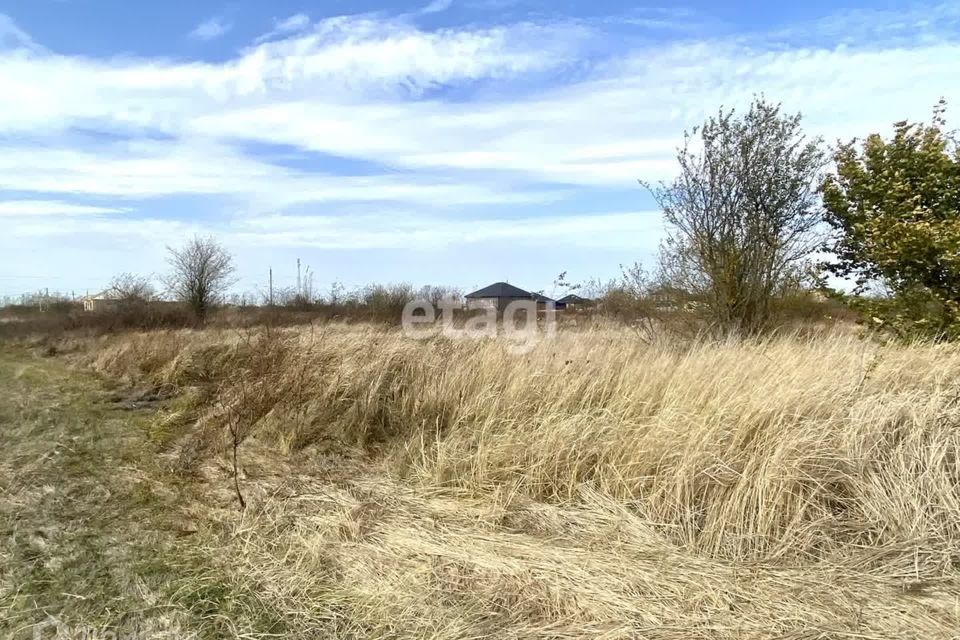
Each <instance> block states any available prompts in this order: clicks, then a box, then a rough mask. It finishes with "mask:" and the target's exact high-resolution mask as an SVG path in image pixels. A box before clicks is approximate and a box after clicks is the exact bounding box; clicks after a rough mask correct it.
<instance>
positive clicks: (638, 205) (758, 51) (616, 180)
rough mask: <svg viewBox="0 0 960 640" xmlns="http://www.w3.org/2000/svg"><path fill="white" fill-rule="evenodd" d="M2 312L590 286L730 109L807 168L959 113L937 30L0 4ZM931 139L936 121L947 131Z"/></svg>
mask: <svg viewBox="0 0 960 640" xmlns="http://www.w3.org/2000/svg"><path fill="white" fill-rule="evenodd" d="M0 87H2V91H3V97H4V99H3V101H2V102H0V229H2V232H0V252H2V253H3V255H4V259H3V261H2V263H0V295H12V294H18V293H22V292H26V291H30V290H36V289H38V288H43V287H48V288H50V289H51V290H59V291H76V292H77V293H82V292H85V291H88V290H89V291H96V290H99V289H102V288H103V287H104V286H105V285H106V284H107V283H108V281H109V279H110V277H111V276H112V275H113V274H115V273H118V272H121V271H132V272H139V273H144V274H161V273H162V272H163V271H164V268H165V265H164V255H165V247H166V246H168V245H177V244H180V243H181V242H183V241H184V240H185V239H187V238H189V237H191V236H192V235H194V234H197V233H200V234H214V235H216V236H217V237H218V238H220V239H221V241H222V242H223V243H224V244H226V245H227V246H228V247H229V248H230V250H231V251H233V253H234V254H235V256H236V259H237V265H238V276H239V278H240V280H239V282H238V284H237V289H238V290H242V291H251V292H253V291H257V290H263V289H264V288H265V286H266V280H267V271H268V269H269V267H271V266H272V267H273V269H274V273H275V279H276V281H277V283H278V284H279V285H284V284H292V283H293V282H294V281H295V278H296V260H297V258H300V259H301V260H302V262H303V263H304V264H306V265H309V266H310V267H311V268H312V270H313V272H314V273H315V274H316V275H315V279H316V284H317V286H318V288H319V289H320V290H321V291H323V290H325V289H326V288H327V287H328V286H329V284H330V283H331V282H333V281H339V282H342V283H344V284H346V285H347V286H348V287H349V286H356V285H361V284H364V283H367V282H373V281H377V282H399V281H406V282H411V283H413V284H428V283H432V284H449V285H455V286H459V287H461V288H464V289H470V288H473V287H475V286H482V285H485V284H488V283H489V282H491V281H495V280H509V281H511V282H513V283H515V284H518V285H520V286H524V287H528V288H531V289H546V290H548V291H549V290H550V288H551V282H552V281H553V279H554V277H555V276H556V275H557V274H558V273H559V272H561V271H567V272H569V274H570V277H571V278H572V279H574V280H578V279H585V278H589V277H600V278H609V277H612V276H615V275H616V274H617V273H618V271H619V265H620V264H623V263H631V262H633V261H635V260H641V261H643V262H646V263H651V262H652V260H653V256H654V254H655V251H656V247H657V245H658V243H659V241H660V237H661V234H662V227H661V220H660V216H659V213H658V212H657V211H656V208H655V206H654V204H653V202H652V201H651V199H650V197H649V196H648V195H647V194H645V193H644V191H643V189H641V188H640V187H639V185H638V184H637V180H638V179H644V180H651V181H655V180H659V179H668V178H669V177H670V176H671V175H673V173H674V171H675V163H674V160H673V156H674V151H675V147H676V145H677V144H678V143H679V142H680V140H681V138H682V134H683V131H684V129H685V128H689V127H692V126H693V125H695V124H697V123H698V122H700V121H702V120H703V118H704V117H706V116H707V115H708V114H710V113H713V112H715V111H716V109H717V108H719V107H720V106H721V105H725V106H728V107H737V106H742V105H745V104H746V103H747V102H749V100H750V98H751V97H752V96H753V95H754V94H756V93H760V92H762V93H764V94H765V95H766V96H767V97H768V98H771V99H774V100H778V101H781V102H782V103H783V104H784V107H785V108H786V109H787V110H789V111H801V112H802V113H803V114H804V122H805V127H806V129H807V131H808V132H809V133H810V134H811V135H821V136H823V137H824V138H825V139H826V140H827V141H828V142H833V141H835V140H836V139H838V138H843V139H847V138H850V137H853V136H862V135H865V134H867V133H870V132H874V131H883V132H886V131H889V129H890V124H891V123H892V122H894V121H897V120H901V119H904V118H910V119H924V120H925V119H927V118H928V117H929V114H930V110H931V108H932V106H933V104H934V103H935V102H936V101H937V99H938V98H940V97H941V96H944V97H946V98H947V99H948V101H951V102H952V104H957V103H958V101H960V96H958V95H957V94H958V93H960V4H956V3H947V4H943V3H936V4H922V3H918V4H910V5H905V4H903V3H892V2H883V3H881V2H855V3H849V2H848V3H844V2H840V3H836V2H823V1H820V0H817V1H813V2H803V3H770V2H750V3H733V2H705V1H697V2H688V3H678V4H667V3H651V4H648V5H643V4H638V3H635V2H630V3H627V2H623V1H621V0H592V1H590V2H582V1H580V0H550V1H548V0H434V1H432V2H431V1H430V0H421V1H419V2H414V1H409V2H393V3H387V2H377V1H374V0H329V1H326V2H294V1H275V2H270V3H266V2H259V1H253V0H233V1H231V2H204V1H198V0H193V1H191V2H185V1H182V0H173V1H169V2H164V3H147V2H130V1H129V0H124V1H121V0H32V1H31V2H23V1H22V0H18V1H16V2H11V1H9V0H0ZM948 116H949V112H948Z"/></svg>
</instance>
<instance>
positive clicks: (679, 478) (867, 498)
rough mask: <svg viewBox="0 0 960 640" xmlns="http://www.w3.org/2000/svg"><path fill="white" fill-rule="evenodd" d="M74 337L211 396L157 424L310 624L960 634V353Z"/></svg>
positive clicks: (271, 581)
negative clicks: (233, 439) (234, 495)
mask: <svg viewBox="0 0 960 640" xmlns="http://www.w3.org/2000/svg"><path fill="white" fill-rule="evenodd" d="M64 347H65V348H67V349H68V350H69V348H70V345H64ZM74 348H76V349H79V352H78V354H77V355H76V356H75V357H77V358H78V359H79V360H81V361H82V362H84V363H85V364H88V365H92V366H94V367H95V368H97V369H99V370H101V371H104V372H106V373H108V374H110V375H112V376H116V377H127V378H129V379H131V380H133V381H136V382H138V383H139V384H144V383H149V384H150V385H151V386H154V387H156V388H157V389H159V390H161V391H166V392H173V393H178V394H186V396H185V397H187V398H190V399H191V401H190V403H189V404H184V403H181V409H180V410H179V411H177V412H172V413H170V414H169V415H168V416H166V418H165V421H164V422H163V424H161V425H160V426H159V427H158V428H160V429H161V430H162V431H163V433H164V434H166V435H165V437H167V438H168V439H169V440H170V449H171V452H172V453H173V454H174V456H175V457H176V459H177V461H178V464H179V465H181V466H184V467H189V468H193V469H196V470H198V471H200V472H201V473H204V474H207V476H208V477H209V479H210V480H211V487H215V488H216V491H215V492H212V493H211V499H210V501H209V502H208V503H207V504H205V505H202V506H200V505H198V506H197V507H196V508H197V510H198V519H200V520H203V519H206V521H208V522H209V523H210V525H209V526H211V527H212V530H216V531H220V532H222V535H223V538H222V540H223V542H222V544H223V545H224V547H225V548H224V549H220V550H219V551H218V553H223V554H227V555H229V556H231V557H233V558H234V559H235V561H234V562H232V564H231V565H230V566H231V567H232V568H231V569H229V571H232V572H233V574H232V575H233V576H234V579H236V580H238V581H240V580H246V579H250V580H255V581H256V583H257V584H261V585H267V586H266V587H265V588H264V591H263V593H262V597H263V598H264V599H265V600H267V601H269V602H270V603H271V606H273V607H276V608H277V609H279V610H282V611H284V612H285V617H286V619H287V620H288V621H289V623H290V625H291V629H294V632H292V633H294V634H295V635H303V636H309V635H318V636H339V637H382V638H397V637H418V638H420V637H430V638H482V637H503V638H530V637H537V638H577V637H607V638H626V637H643V638H691V637H702V638H752V637H790V638H887V637H900V638H948V637H951V636H952V635H953V634H957V633H960V631H958V630H960V584H958V576H960V489H958V483H960V471H958V467H957V454H958V449H960V382H958V380H960V349H958V348H957V347H953V346H947V345H915V346H911V347H897V346H883V345H879V344H875V343H871V342H867V341H863V340H860V339H858V338H857V337H856V336H855V335H853V334H850V333H846V332H844V331H839V330H838V331H834V332H829V333H823V334H821V335H814V336H806V337H803V338H801V337H798V336H783V337H777V338H771V339H767V340H762V341H757V342H749V343H737V342H728V343H706V342H702V343H696V344H684V343H677V342H672V341H669V340H665V341H662V342H657V343H654V344H648V343H646V342H643V341H640V340H638V339H636V336H635V335H634V334H632V333H631V332H629V331H628V330H624V329H618V328H594V329H591V330H589V331H579V332H577V331H562V332H561V333H560V335H559V336H558V337H557V339H556V340H553V341H547V342H544V343H542V344H540V345H539V346H538V347H537V348H536V349H534V350H533V351H532V352H530V353H529V354H526V355H523V356H516V355H511V353H510V352H509V350H508V349H506V348H505V345H504V343H503V342H502V341H498V340H490V341H483V342H473V341H463V342H460V341H452V340H449V339H443V338H437V339H433V340H429V341H415V340H410V339H407V338H404V337H403V336H401V335H400V334H399V333H397V332H395V331H390V330H385V329H376V328H372V327H366V328H364V327H338V326H335V325H331V326H328V327H326V328H324V329H315V330H311V331H306V330H284V331H276V330H275V331H272V332H269V331H259V332H245V333H244V332H241V333H237V332H214V331H207V332H188V331H180V332H166V333H149V334H140V335H133V336H129V335H128V336H118V337H108V338H102V339H100V340H99V341H97V342H96V343H94V344H91V343H89V342H86V343H83V344H81V345H74ZM231 421H232V422H233V423H235V424H239V425H240V426H241V429H242V434H243V436H244V437H245V439H246V441H245V442H244V444H243V445H242V448H241V454H240V456H241V460H242V465H243V469H244V473H243V478H242V483H243V486H244V487H245V491H246V492H247V494H248V495H247V497H248V501H249V502H250V504H251V508H250V509H248V511H247V512H246V513H245V514H244V515H243V516H242V517H241V516H240V515H238V514H237V512H236V510H235V508H232V507H231V492H232V487H231V485H230V484H229V482H228V481H227V479H226V478H228V477H229V463H228V462H227V461H226V459H225V458H224V457H223V455H222V454H224V453H226V452H228V451H229V447H228V446H227V442H228V439H227V438H226V433H227V432H226V428H225V425H226V424H227V423H230V422H231ZM240 632H242V630H238V634H239V633H240ZM953 637H956V636H953Z"/></svg>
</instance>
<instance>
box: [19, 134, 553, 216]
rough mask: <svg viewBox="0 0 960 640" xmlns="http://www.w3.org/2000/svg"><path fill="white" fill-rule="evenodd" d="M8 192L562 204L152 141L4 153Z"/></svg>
mask: <svg viewBox="0 0 960 640" xmlns="http://www.w3.org/2000/svg"><path fill="white" fill-rule="evenodd" d="M0 189H20V190H29V191H34V192H39V193H57V194H79V195H86V196H102V197H107V196H113V197H120V198H141V199H142V198H153V197H160V196H169V195H208V196H223V197H226V198H230V199H234V200H242V201H243V202H244V203H245V207H246V208H247V209H249V210H252V211H256V210H261V211H262V210H277V209H282V208H284V207H290V206H294V205H298V204H303V203H311V202H327V203H331V204H334V203H344V202H408V203H415V204H421V205H429V206H446V207H452V206H460V205H477V204H487V205H491V204H511V203H513V204H529V203H537V202H549V201H553V200H557V199H558V198H559V197H560V196H561V194H560V193H559V192H557V191H556V190H554V191H551V190H545V189H523V190H519V189H518V190H511V189H509V185H505V184H503V183H499V184H498V183H493V182H489V183H483V182H479V181H469V182H464V181H462V180H458V179H451V178H445V177H442V176H431V175H429V174H428V175H405V176H401V175H389V174H387V175H372V176H340V175H333V174H325V173H320V172H316V171H312V172H308V171H301V170H295V169H290V168H287V167H283V166H278V165H273V164H270V163H268V162H264V161H260V160H257V159H255V158H252V157H250V156H247V155H245V154H243V153H240V152H239V151H237V150H236V149H233V148H231V147H229V146H225V145H220V144H215V143H210V142H195V143H183V142H171V141H152V142H137V143H123V144H115V145H113V146H110V147H101V148H99V149H97V150H96V151H83V150H73V149H45V148H35V149H21V150H13V149H6V148H3V147H0Z"/></svg>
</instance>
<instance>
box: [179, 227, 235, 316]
mask: <svg viewBox="0 0 960 640" xmlns="http://www.w3.org/2000/svg"><path fill="white" fill-rule="evenodd" d="M167 251H168V252H169V255H168V256H167V262H168V264H169V265H170V268H171V273H170V274H169V275H168V276H167V278H166V281H165V282H166V285H167V288H168V290H169V291H170V293H171V294H172V295H173V296H174V297H175V298H176V299H177V300H180V301H181V302H184V303H186V304H187V305H189V307H190V309H191V310H192V311H193V313H194V316H195V317H196V318H197V320H198V321H199V322H203V321H204V320H206V318H207V313H208V312H209V311H210V308H211V307H213V306H214V305H216V304H217V303H219V302H220V301H221V300H222V299H223V295H224V293H225V292H226V290H227V289H228V288H229V287H230V285H232V284H233V283H234V279H233V272H234V267H233V259H232V257H231V256H230V254H229V253H228V252H227V250H226V249H225V248H224V247H223V246H221V245H220V244H219V243H218V242H217V241H216V239H214V238H213V237H207V238H201V237H199V236H197V237H194V238H193V240H190V241H189V242H187V244H185V245H184V246H183V247H181V248H179V249H174V248H172V247H167Z"/></svg>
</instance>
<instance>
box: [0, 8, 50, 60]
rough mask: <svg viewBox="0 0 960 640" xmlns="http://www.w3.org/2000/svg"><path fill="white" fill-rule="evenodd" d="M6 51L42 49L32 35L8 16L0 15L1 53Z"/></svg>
mask: <svg viewBox="0 0 960 640" xmlns="http://www.w3.org/2000/svg"><path fill="white" fill-rule="evenodd" d="M5 49H34V50H36V49H40V47H39V46H38V45H37V43H36V42H34V41H33V38H31V37H30V35H29V34H28V33H27V32H26V31H24V30H23V29H21V28H20V27H19V26H17V23H16V22H14V21H13V19H12V18H10V17H9V16H7V15H6V14H3V13H0V51H3V50H5Z"/></svg>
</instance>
